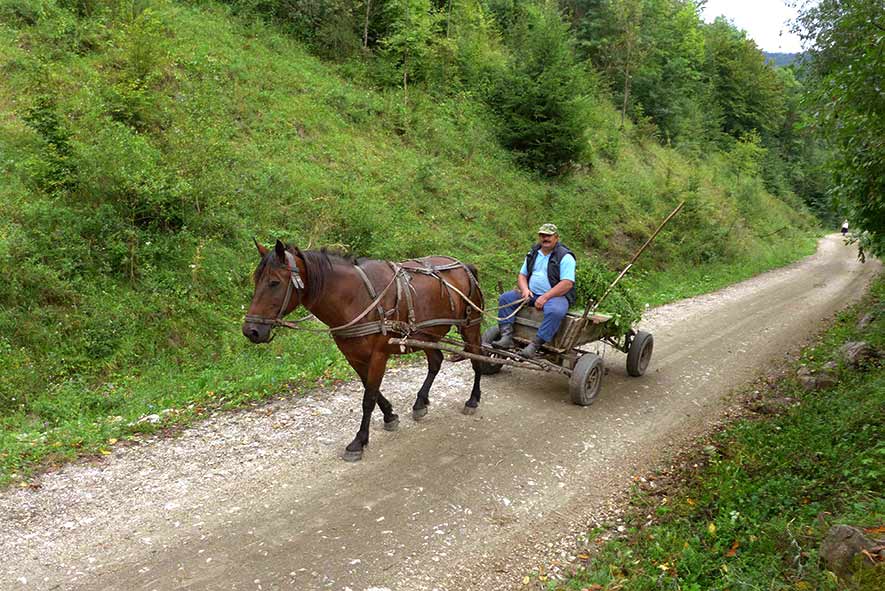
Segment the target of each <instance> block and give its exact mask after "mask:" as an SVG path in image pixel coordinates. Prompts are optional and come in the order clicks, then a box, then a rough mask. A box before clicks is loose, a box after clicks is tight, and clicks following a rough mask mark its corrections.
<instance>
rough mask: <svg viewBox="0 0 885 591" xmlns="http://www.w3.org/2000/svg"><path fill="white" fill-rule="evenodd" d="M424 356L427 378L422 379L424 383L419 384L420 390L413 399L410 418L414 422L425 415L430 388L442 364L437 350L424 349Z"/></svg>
mask: <svg viewBox="0 0 885 591" xmlns="http://www.w3.org/2000/svg"><path fill="white" fill-rule="evenodd" d="M424 354H425V355H427V377H426V378H424V383H423V384H421V389H420V390H418V395H417V396H416V397H415V404H413V405H412V418H413V419H415V420H416V421H417V420H418V419H420V418H421V417H423V416H424V415H426V414H427V407H428V406H430V387H431V386H432V385H433V380H435V379H436V374H438V373H439V368H440V367H442V362H443V354H442V351H440V350H438V349H424Z"/></svg>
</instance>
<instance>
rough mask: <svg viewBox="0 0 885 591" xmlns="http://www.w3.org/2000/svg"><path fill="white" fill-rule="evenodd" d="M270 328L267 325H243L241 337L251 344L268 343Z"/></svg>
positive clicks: (249, 323)
mask: <svg viewBox="0 0 885 591" xmlns="http://www.w3.org/2000/svg"><path fill="white" fill-rule="evenodd" d="M271 330H272V327H271V326H270V325H269V324H253V323H252V322H244V323H243V336H244V337H246V338H247V339H249V340H250V341H252V342H253V343H269V342H270V339H271Z"/></svg>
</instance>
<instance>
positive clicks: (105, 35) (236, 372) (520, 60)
mask: <svg viewBox="0 0 885 591" xmlns="http://www.w3.org/2000/svg"><path fill="white" fill-rule="evenodd" d="M572 4H573V5H572ZM615 4H616V3H608V2H586V3H582V2H577V3H564V4H563V5H562V6H557V5H556V4H555V3H551V2H539V1H538V2H536V1H534V0H525V1H513V2H511V1H500V0H489V1H485V0H464V1H458V0H453V1H452V2H446V3H440V2H433V3H431V2H426V1H423V2H422V1H418V0H390V1H381V0H376V1H374V2H371V3H368V2H366V3H364V2H344V1H341V2H328V3H325V2H324V3H313V2H294V3H276V2H273V1H272V0H268V1H266V2H264V1H255V2H246V1H243V2H240V1H234V0H232V1H230V2H214V1H209V0H194V1H177V2H173V1H170V0H139V1H133V0H83V1H79V2H68V1H66V0H0V73H2V76H0V114H2V116H0V174H2V176H3V183H0V276H2V280H0V483H6V482H9V481H11V480H15V481H18V482H25V481H26V480H27V477H28V475H29V474H30V473H31V472H32V471H33V470H34V468H35V467H37V466H40V465H47V464H53V463H56V462H60V461H65V460H68V459H71V458H74V457H77V456H78V455H83V454H101V453H108V450H109V446H111V445H113V444H114V443H115V442H117V441H118V440H123V439H125V438H130V437H138V436H139V434H140V433H142V432H150V431H155V430H157V429H162V428H169V427H172V426H176V425H184V424H187V423H188V422H189V421H192V420H195V419H197V418H199V417H200V416H201V415H202V414H204V413H205V412H207V411H209V410H212V409H217V408H234V407H237V406H240V405H243V404H248V403H252V402H257V401H260V400H262V399H266V398H269V397H273V396H280V395H288V394H289V393H292V392H297V391H299V390H301V389H304V388H308V387H312V386H314V385H316V384H317V383H323V382H324V381H329V380H335V379H342V378H349V377H352V373H351V371H350V370H349V368H347V367H346V365H345V363H344V361H343V359H342V357H341V356H340V355H339V354H338V352H337V350H336V349H335V348H334V346H333V345H332V343H331V341H330V339H328V338H327V337H325V336H317V335H312V334H298V335H286V336H285V337H282V338H279V339H276V340H275V341H274V342H273V343H271V344H270V345H267V346H260V347H258V346H254V345H251V344H249V343H247V342H246V340H245V339H244V338H243V337H242V335H241V334H240V328H239V325H240V321H241V319H242V316H243V314H244V312H245V307H246V306H247V305H248V302H249V299H250V297H251V284H250V275H251V272H252V270H253V267H254V264H255V263H256V262H257V253H256V252H255V250H254V246H252V242H251V241H252V238H253V236H254V237H257V238H258V239H259V240H260V241H263V242H264V243H265V244H268V243H270V242H271V241H272V240H274V239H275V238H278V237H279V238H282V239H284V240H286V241H288V242H291V243H293V244H297V245H298V246H299V247H301V248H302V249H305V248H319V247H321V246H331V247H333V248H339V249H342V250H345V251H347V252H349V253H352V254H358V255H363V256H370V257H375V258H386V259H392V260H398V259H404V258H408V257H414V256H423V255H427V254H449V255H453V256H456V257H458V258H460V259H461V260H464V261H466V262H470V263H473V264H475V265H477V267H478V268H479V270H480V279H481V282H482V284H483V287H484V289H485V291H486V293H487V294H488V296H487V297H488V298H489V299H490V300H491V299H493V297H494V295H493V294H495V293H497V291H498V289H499V286H500V287H504V288H507V287H509V286H510V285H511V284H512V283H513V281H514V277H515V272H516V271H517V270H518V268H519V264H520V261H521V257H522V256H523V254H524V253H525V251H526V250H527V249H528V246H529V243H530V241H531V240H532V239H533V237H534V232H535V230H536V228H537V226H538V225H539V224H540V223H542V222H547V221H552V222H554V223H556V224H557V225H558V226H559V228H560V230H561V234H562V238H563V241H564V242H565V243H566V244H568V245H569V246H570V247H571V248H572V249H574V250H576V251H577V252H579V254H580V255H581V260H582V265H584V266H585V267H586V268H587V269H588V270H592V272H591V275H592V276H593V277H596V278H597V279H600V282H601V279H604V278H605V277H611V276H612V273H614V272H616V270H617V269H619V268H620V267H621V266H622V265H623V264H625V263H626V262H627V260H629V258H630V255H631V254H632V253H633V252H634V251H635V250H636V249H637V248H638V247H639V246H640V245H641V244H642V242H643V241H644V240H645V238H646V237H647V236H648V235H649V234H650V232H651V231H652V230H653V229H654V228H655V227H656V225H657V223H658V222H659V221H660V220H661V219H663V217H664V216H665V215H666V214H667V213H668V212H669V211H671V210H672V209H673V207H675V205H676V204H677V203H679V202H681V201H685V202H686V205H685V209H684V210H683V212H682V213H680V214H679V216H677V217H676V218H675V219H674V220H673V221H672V222H671V224H670V225H669V226H668V228H667V229H666V230H665V231H664V232H663V233H662V234H661V235H660V236H659V237H658V239H657V241H656V242H655V244H654V245H653V247H652V248H651V249H650V250H649V251H648V252H647V253H646V254H645V255H643V258H642V259H641V260H640V262H639V264H638V265H637V268H636V270H635V271H636V272H635V274H633V275H632V277H631V280H632V283H630V284H629V285H625V287H626V288H627V289H628V291H630V292H631V293H632V296H631V297H632V298H633V300H634V301H635V302H636V303H638V305H639V307H640V309H641V308H644V307H645V305H646V304H648V305H655V304H660V303H664V302H667V301H672V300H674V299H678V298H680V297H685V296H689V295H694V294H697V293H702V292H704V291H709V290H711V289H715V288H718V287H721V286H723V285H726V284H728V283H732V282H734V281H738V280H740V279H744V278H746V277H749V276H751V275H753V274H756V273H759V272H761V271H764V270H766V269H769V268H772V267H776V266H779V265H783V264H786V263H789V262H791V261H794V260H796V259H798V258H800V257H801V256H803V255H806V254H809V253H810V252H812V250H813V248H814V244H815V237H816V235H817V234H818V232H819V229H818V225H817V224H818V220H820V219H823V220H825V221H826V223H827V224H829V223H831V222H832V221H833V218H832V216H833V212H832V211H830V210H829V209H828V206H827V204H826V200H825V190H824V188H825V185H826V177H824V176H822V175H821V174H820V172H819V168H818V163H819V160H820V157H821V154H823V153H825V152H826V148H825V147H824V146H823V145H821V144H820V143H819V142H817V141H816V140H815V139H814V138H813V137H811V136H810V135H808V134H807V133H806V131H805V123H807V121H808V114H807V113H805V112H804V111H802V107H801V105H800V97H801V93H802V91H803V90H802V89H803V82H802V81H801V80H800V76H799V74H798V71H794V70H793V69H774V68H772V67H771V66H768V65H765V63H764V59H763V58H762V55H761V53H760V52H759V51H758V49H757V48H756V47H755V45H754V44H753V43H752V41H750V40H748V39H747V38H746V36H745V35H744V34H743V33H742V32H740V31H738V30H736V29H735V28H734V27H732V26H731V25H729V24H728V23H726V22H724V21H717V22H716V23H714V24H712V25H705V24H704V23H702V22H701V21H700V18H699V16H698V13H697V8H696V6H695V5H694V4H693V3H691V2H683V1H681V0H659V1H655V2H646V3H642V2H633V3H626V4H625V6H627V5H628V4H629V6H632V7H633V8H636V9H638V8H637V7H642V6H644V7H645V8H644V10H643V11H642V13H641V15H638V14H633V13H624V12H621V11H619V9H617V10H616V8H617V6H615ZM563 8H564V9H565V12H563V10H561V9H563ZM631 10H632V9H631ZM366 15H368V17H367V16H366ZM591 25H592V26H591ZM594 27H596V28H594ZM665 31H668V32H667V33H666V34H665V33H664V32H665ZM627 46H629V47H632V48H634V49H635V51H631V52H625V51H624V48H625V47H627ZM627 55H629V56H631V57H630V59H629V60H625V59H623V58H624V56H627ZM740 89H744V90H746V89H753V90H754V92H751V93H744V92H742V91H739V90H740ZM668 105H672V106H674V107H673V108H672V109H671V108H668ZM541 106H543V107H544V108H543V109H541V108H540V107H541ZM814 216H817V217H814ZM610 306H612V308H611V309H610V310H609V311H613V312H615V313H619V311H618V309H617V306H618V304H617V302H616V300H612V302H611V303H610ZM604 311H606V310H604ZM624 314H625V318H626V317H627V315H628V312H624ZM629 314H633V312H629Z"/></svg>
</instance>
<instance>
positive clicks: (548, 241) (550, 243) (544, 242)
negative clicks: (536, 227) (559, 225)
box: [538, 234, 559, 250]
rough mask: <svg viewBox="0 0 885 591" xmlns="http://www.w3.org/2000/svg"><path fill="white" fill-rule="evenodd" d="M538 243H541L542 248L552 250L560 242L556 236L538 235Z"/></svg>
mask: <svg viewBox="0 0 885 591" xmlns="http://www.w3.org/2000/svg"><path fill="white" fill-rule="evenodd" d="M538 242H540V243H541V248H543V249H545V250H546V249H550V248H553V247H554V246H556V243H557V242H559V236H557V235H556V234H538Z"/></svg>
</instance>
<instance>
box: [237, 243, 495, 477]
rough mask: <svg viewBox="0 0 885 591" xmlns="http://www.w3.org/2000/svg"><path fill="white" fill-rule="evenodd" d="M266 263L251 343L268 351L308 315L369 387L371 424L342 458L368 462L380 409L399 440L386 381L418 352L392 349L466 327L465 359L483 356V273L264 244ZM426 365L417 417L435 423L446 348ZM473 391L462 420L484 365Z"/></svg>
mask: <svg viewBox="0 0 885 591" xmlns="http://www.w3.org/2000/svg"><path fill="white" fill-rule="evenodd" d="M255 246H256V247H257V248H258V253H259V255H260V262H259V263H258V266H257V267H256V268H255V271H254V273H253V281H254V284H255V291H254V293H253V295H252V303H251V305H250V306H249V311H248V314H247V315H246V317H245V320H244V322H243V327H242V330H243V335H244V336H245V337H246V338H248V339H249V340H250V341H252V342H253V343H267V342H269V341H270V340H271V339H272V338H273V329H274V328H275V327H277V326H287V327H290V328H294V327H296V326H297V325H295V324H294V323H292V322H287V321H284V320H283V317H284V316H286V315H287V314H289V313H290V312H292V311H293V310H295V309H296V308H297V307H298V306H299V305H302V306H304V307H305V308H306V309H307V310H308V311H309V312H310V313H311V314H312V315H313V316H314V317H315V318H317V319H318V320H320V321H321V322H323V323H324V324H326V325H327V326H329V327H330V328H329V331H330V333H331V335H332V337H333V339H334V341H335V344H336V345H337V346H338V349H340V350H341V353H342V354H343V355H344V357H345V359H347V362H348V363H349V364H350V366H351V367H352V368H353V369H354V371H356V373H357V375H359V377H360V380H361V381H362V383H363V389H364V390H363V403H362V410H363V412H362V420H361V421H360V427H359V430H358V431H357V433H356V437H354V439H353V441H352V442H350V443H349V444H348V445H347V447H346V448H345V450H344V454H343V459H344V460H346V461H357V460H360V459H362V456H363V449H364V448H365V447H366V446H367V445H368V443H369V423H370V421H371V418H372V412H373V411H374V409H375V405H376V404H377V405H378V406H379V407H380V408H381V413H382V414H383V416H384V429H385V430H388V431H394V430H396V429H397V427H398V426H399V417H398V416H397V415H396V413H394V412H393V405H392V404H391V403H390V402H389V401H388V400H387V399H386V398H385V397H384V395H383V394H382V393H381V382H382V380H383V379H384V372H385V369H386V367H387V359H388V358H389V357H390V356H391V355H400V354H405V353H412V352H414V351H415V349H414V348H411V347H405V346H402V345H399V344H396V343H393V342H391V340H392V339H396V338H405V337H408V338H409V339H413V340H419V341H426V342H428V343H435V342H437V341H439V340H440V339H442V338H444V337H445V335H446V334H447V333H448V332H449V329H450V328H451V327H452V326H457V327H458V331H459V332H460V334H461V337H462V339H463V340H464V342H465V347H464V350H465V351H466V352H468V353H474V354H479V353H480V351H481V348H482V345H481V344H480V341H481V337H480V322H481V320H482V310H483V305H484V301H483V295H482V290H481V289H480V286H479V283H478V280H477V271H476V267H474V266H473V265H466V264H464V263H461V262H460V261H457V260H456V259H454V258H451V257H445V256H434V257H427V258H424V259H411V260H409V261H405V262H403V263H400V264H396V263H391V262H388V261H380V260H371V259H362V258H361V259H353V258H350V257H346V256H344V255H342V254H340V253H336V252H332V251H328V250H326V249H321V250H319V251H314V250H306V251H301V250H300V249H298V247H290V246H286V245H285V244H284V243H283V242H282V241H280V240H277V241H276V244H275V245H274V247H273V248H272V249H269V248H266V247H264V246H263V245H261V244H260V243H258V241H255ZM421 350H423V352H424V354H425V355H426V356H427V376H426V377H425V379H424V383H423V384H422V385H421V388H420V389H419V390H418V394H417V395H416V397H415V403H414V405H413V406H412V418H413V419H414V420H419V419H421V418H422V417H424V416H425V415H426V414H427V407H428V405H429V404H430V396H429V392H430V387H431V386H432V385H433V381H434V379H435V378H436V374H437V373H439V370H440V367H441V366H442V361H443V354H442V351H440V350H438V349H431V348H426V349H421ZM471 364H472V366H473V375H474V377H473V389H472V390H471V392H470V397H469V398H468V399H467V401H466V402H465V403H464V407H463V411H462V412H463V413H464V414H474V413H475V412H476V410H477V408H478V407H479V402H480V398H481V392H480V375H481V373H480V370H481V366H482V363H481V362H480V361H476V360H473V359H471Z"/></svg>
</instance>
